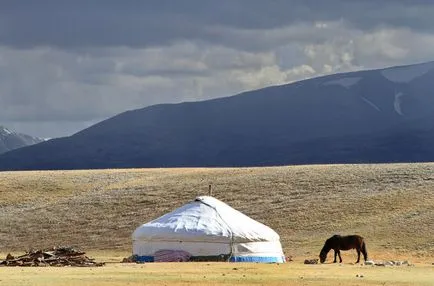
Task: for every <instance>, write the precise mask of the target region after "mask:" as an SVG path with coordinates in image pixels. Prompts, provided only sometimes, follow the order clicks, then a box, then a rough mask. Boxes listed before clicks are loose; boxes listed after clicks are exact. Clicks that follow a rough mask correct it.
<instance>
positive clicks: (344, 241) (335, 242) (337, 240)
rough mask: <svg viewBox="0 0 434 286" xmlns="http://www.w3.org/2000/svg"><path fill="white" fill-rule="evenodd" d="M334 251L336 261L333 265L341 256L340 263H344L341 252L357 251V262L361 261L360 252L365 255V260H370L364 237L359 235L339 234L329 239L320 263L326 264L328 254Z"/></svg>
mask: <svg viewBox="0 0 434 286" xmlns="http://www.w3.org/2000/svg"><path fill="white" fill-rule="evenodd" d="M331 249H333V250H334V251H335V260H334V261H333V263H336V256H337V255H338V256H339V262H342V257H341V252H340V251H341V250H350V249H356V251H357V261H356V263H359V261H360V252H361V253H362V254H363V258H364V260H365V261H366V260H368V252H367V251H366V243H365V240H364V239H363V237H361V236H359V235H348V236H340V235H338V234H335V235H333V236H332V237H330V238H329V239H327V240H326V242H325V244H324V246H323V248H322V249H321V252H320V254H319V258H320V262H321V263H324V262H325V261H326V259H327V253H329V251H330V250H331Z"/></svg>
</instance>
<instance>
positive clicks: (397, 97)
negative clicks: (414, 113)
mask: <svg viewBox="0 0 434 286" xmlns="http://www.w3.org/2000/svg"><path fill="white" fill-rule="evenodd" d="M403 95H404V94H403V93H402V92H398V93H395V101H394V102H393V106H394V107H395V111H396V113H398V114H399V115H404V114H403V113H402V109H401V97H402V96H403Z"/></svg>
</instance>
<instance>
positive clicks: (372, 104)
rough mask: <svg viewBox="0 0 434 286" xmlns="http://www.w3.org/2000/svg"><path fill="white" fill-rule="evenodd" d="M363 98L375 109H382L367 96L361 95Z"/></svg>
mask: <svg viewBox="0 0 434 286" xmlns="http://www.w3.org/2000/svg"><path fill="white" fill-rule="evenodd" d="M361 99H362V100H363V101H364V102H366V103H367V104H369V105H370V106H372V107H373V108H374V109H375V110H377V111H381V109H380V108H379V107H378V106H377V105H376V104H375V103H373V102H372V101H370V100H368V99H367V98H366V97H363V96H362V97H361Z"/></svg>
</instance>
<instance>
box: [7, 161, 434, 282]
mask: <svg viewBox="0 0 434 286" xmlns="http://www.w3.org/2000/svg"><path fill="white" fill-rule="evenodd" d="M209 184H212V185H213V195H214V196H215V197H217V198H218V199H221V200H222V201H224V202H226V203H228V204H229V205H231V206H232V207H234V208H236V209H238V210H240V211H242V212H244V213H246V214H247V215H249V216H251V217H252V218H254V219H256V220H258V221H261V222H263V223H265V224H267V225H269V226H270V227H272V228H273V229H275V230H276V231H277V232H278V233H279V234H280V236H281V240H282V245H283V247H284V251H285V253H286V255H287V256H292V257H293V258H294V260H295V261H294V262H292V263H289V264H286V265H280V266H277V265H257V264H253V265H244V266H238V264H237V266H234V265H233V264H210V266H209V265H208V264H198V265H196V264H193V263H187V264H182V265H178V264H176V266H174V265H173V264H167V265H164V267H163V266H162V265H160V266H158V265H156V264H155V265H150V264H146V265H120V264H109V265H108V266H106V267H103V268H101V269H92V270H91V269H71V268H61V269H57V268H56V269H51V268H49V269H39V268H38V269H24V270H23V269H18V268H16V269H11V268H7V269H6V268H0V280H1V281H0V284H1V283H6V282H9V283H13V281H11V280H10V279H12V278H6V277H15V278H16V279H21V278H22V279H23V280H22V281H21V282H22V283H19V284H22V285H24V284H26V282H25V281H30V282H32V283H30V282H29V283H28V285H46V284H44V282H43V280H44V279H45V278H44V277H46V278H47V279H49V280H50V281H56V279H62V277H63V278H65V277H69V278H70V279H68V281H64V282H65V283H70V284H65V283H62V284H63V285H78V283H79V282H80V281H81V283H80V285H124V284H127V282H128V283H130V285H136V284H140V283H151V280H152V279H157V280H158V279H161V281H157V282H158V283H159V284H161V285H163V284H175V285H184V284H185V285H187V284H194V283H196V284H213V283H223V284H224V283H226V284H231V282H233V281H232V280H230V279H237V278H233V277H238V276H236V275H239V274H240V273H242V272H241V271H232V268H234V267H236V268H239V269H246V271H247V272H245V273H244V275H246V277H250V278H248V279H247V278H246V279H245V277H242V275H241V277H239V279H240V280H239V281H238V280H237V282H239V283H244V284H259V285H260V284H263V283H265V282H264V281H269V282H270V283H271V282H272V284H273V283H274V285H332V284H328V283H327V281H329V282H330V280H328V279H337V280H336V282H339V283H341V282H342V283H343V284H342V285H365V284H366V285H371V284H372V285H384V284H381V283H387V284H389V285H401V284H399V283H402V285H417V284H411V281H413V282H414V283H418V281H419V280H418V279H419V278H417V277H422V278H420V279H421V280H420V281H419V282H420V285H430V284H427V283H426V282H427V281H428V280H429V279H432V280H431V281H434V278H433V276H432V275H433V266H432V265H431V263H432V262H434V195H433V194H434V164H431V163H428V164H380V165H327V166H325V165H316V166H287V167H268V168H219V169H212V168H189V169H123V170H82V171H37V172H36V171H35V172H0V252H2V253H8V252H12V253H13V254H20V253H23V252H24V250H27V249H30V248H43V247H51V246H53V245H72V246H76V247H79V248H82V249H84V250H85V251H87V252H90V253H93V254H94V255H95V257H97V258H98V257H99V258H101V259H106V257H113V258H112V259H111V260H112V261H119V260H120V259H121V258H122V257H125V256H128V255H130V252H131V239H130V238H131V233H132V232H133V230H134V229H135V228H136V227H137V226H139V225H140V224H142V223H145V222H147V221H149V220H151V219H154V218H156V217H158V216H160V215H162V214H164V213H166V212H169V211H171V210H173V209H175V208H177V207H179V206H181V205H183V204H185V203H186V202H188V201H190V200H192V199H194V197H195V196H197V195H205V194H207V193H208V185H209ZM335 233H341V234H350V233H358V234H361V235H362V236H364V237H365V238H366V241H367V246H368V252H369V254H370V257H371V258H372V259H374V260H384V259H402V260H404V259H407V260H410V261H411V262H413V263H416V265H417V266H416V267H408V268H403V267H400V268H393V269H392V268H387V269H385V268H384V269H379V268H378V267H376V268H373V269H372V268H366V267H364V268H361V269H360V267H362V266H357V265H349V263H351V262H354V261H355V253H354V252H352V251H351V252H344V253H343V260H344V263H345V265H344V266H341V267H339V266H336V265H321V266H313V267H312V266H310V267H309V266H305V265H303V264H302V261H303V259H305V258H316V257H317V256H318V252H319V250H320V249H321V246H322V244H323V242H324V240H325V239H326V238H328V237H329V236H331V235H333V234H335ZM418 263H421V264H420V265H421V266H418ZM189 269H190V270H189ZM249 269H250V270H249ZM362 270H363V271H364V272H365V273H368V274H367V275H365V277H363V278H359V279H356V280H355V278H356V277H355V275H356V273H359V272H360V271H362ZM249 271H250V272H249ZM154 272H159V274H155V273H154ZM166 272H167V273H166ZM13 273H21V274H22V275H9V274H13ZM57 273H58V274H61V275H59V276H58V275H57ZM203 273H204V275H202V274H203ZM224 273H227V274H226V275H225V276H223V274H224ZM234 273H238V274H236V275H235V274H234ZM254 273H259V274H254ZM151 274H152V275H151ZM353 274H354V275H353ZM74 275H76V276H74ZM231 275H232V276H231ZM427 275H428V276H427ZM429 275H431V276H429ZM57 276H58V277H57ZM181 276H182V277H186V279H187V280H185V281H184V280H183V279H181V278H179V277H181ZM203 276H206V277H207V278H205V281H206V283H203V282H204V280H203V279H204V278H203ZM30 277H33V278H34V279H36V280H26V279H30ZM74 277H75V278H74ZM92 277H95V279H91V278H92ZM96 277H99V278H96ZM300 277H304V278H300ZM333 277H334V278H333ZM387 277H389V278H387ZM400 277H401V278H400ZM424 277H425V278H424ZM15 278H14V279H15ZM33 278H32V279H33ZM189 279H190V280H189ZM264 279H265V280H264ZM347 279H349V280H347ZM387 279H389V280H387ZM396 279H398V280H399V281H395V280H396ZM424 279H425V280H424ZM38 281H39V282H38ZM195 281H196V282H195ZM288 281H289V282H290V283H289V282H288ZM393 281H395V282H396V283H393ZM96 282H100V283H96ZM153 282H155V281H153ZM160 282H161V283H160ZM190 282H191V283H190ZM38 283H39V284H38ZM74 283H76V284H74ZM116 283H118V284H116ZM158 283H157V284H158ZM183 283H184V284H183ZM288 283H289V284H288ZM291 283H292V284H291ZM358 283H363V284H358ZM53 284H54V283H53ZM387 284H386V285H387ZM433 284H434V283H433ZM5 285H6V284H5ZM9 285H11V284H9ZM47 285H48V284H47ZM333 285H338V284H333Z"/></svg>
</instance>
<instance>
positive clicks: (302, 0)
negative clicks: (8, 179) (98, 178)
mask: <svg viewBox="0 0 434 286" xmlns="http://www.w3.org/2000/svg"><path fill="white" fill-rule="evenodd" d="M432 15H434V2H433V1H431V0H381V1H378V0H372V1H371V0H218V1H216V0H213V1H211V0H183V1H177V0H140V1H139V0H137V1H135V0H122V1H120V0H116V1H115V0H104V1H99V0H69V1H66V0H39V1H33V0H27V1H21V0H2V1H0V125H4V126H7V127H9V128H10V129H13V130H15V131H18V132H22V133H27V134H31V135H36V136H41V137H58V136H67V135H71V134H73V133H75V132H77V131H79V130H81V129H83V128H85V127H88V126H90V125H91V124H93V123H96V122H98V121H101V120H103V119H106V118H109V117H111V116H113V115H115V114H118V113H120V112H123V111H126V110H130V109H136V108H141V107H144V106H148V105H152V104H157V103H167V102H181V101H194V100H205V99H209V98H215V97H221V96H228V95H233V94H236V93H239V92H241V91H245V90H251V89H257V88H260V87H264V86H268V85H275V84H283V83H289V82H293V81H296V80H300V79H305V78H310V77H315V76H319V75H324V74H329V73H335V72H343V71H353V70H359V69H370V68H379V67H386V66H392V65H400V64H409V63H417V62H423V61H431V60H434V48H433V47H434V17H432Z"/></svg>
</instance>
